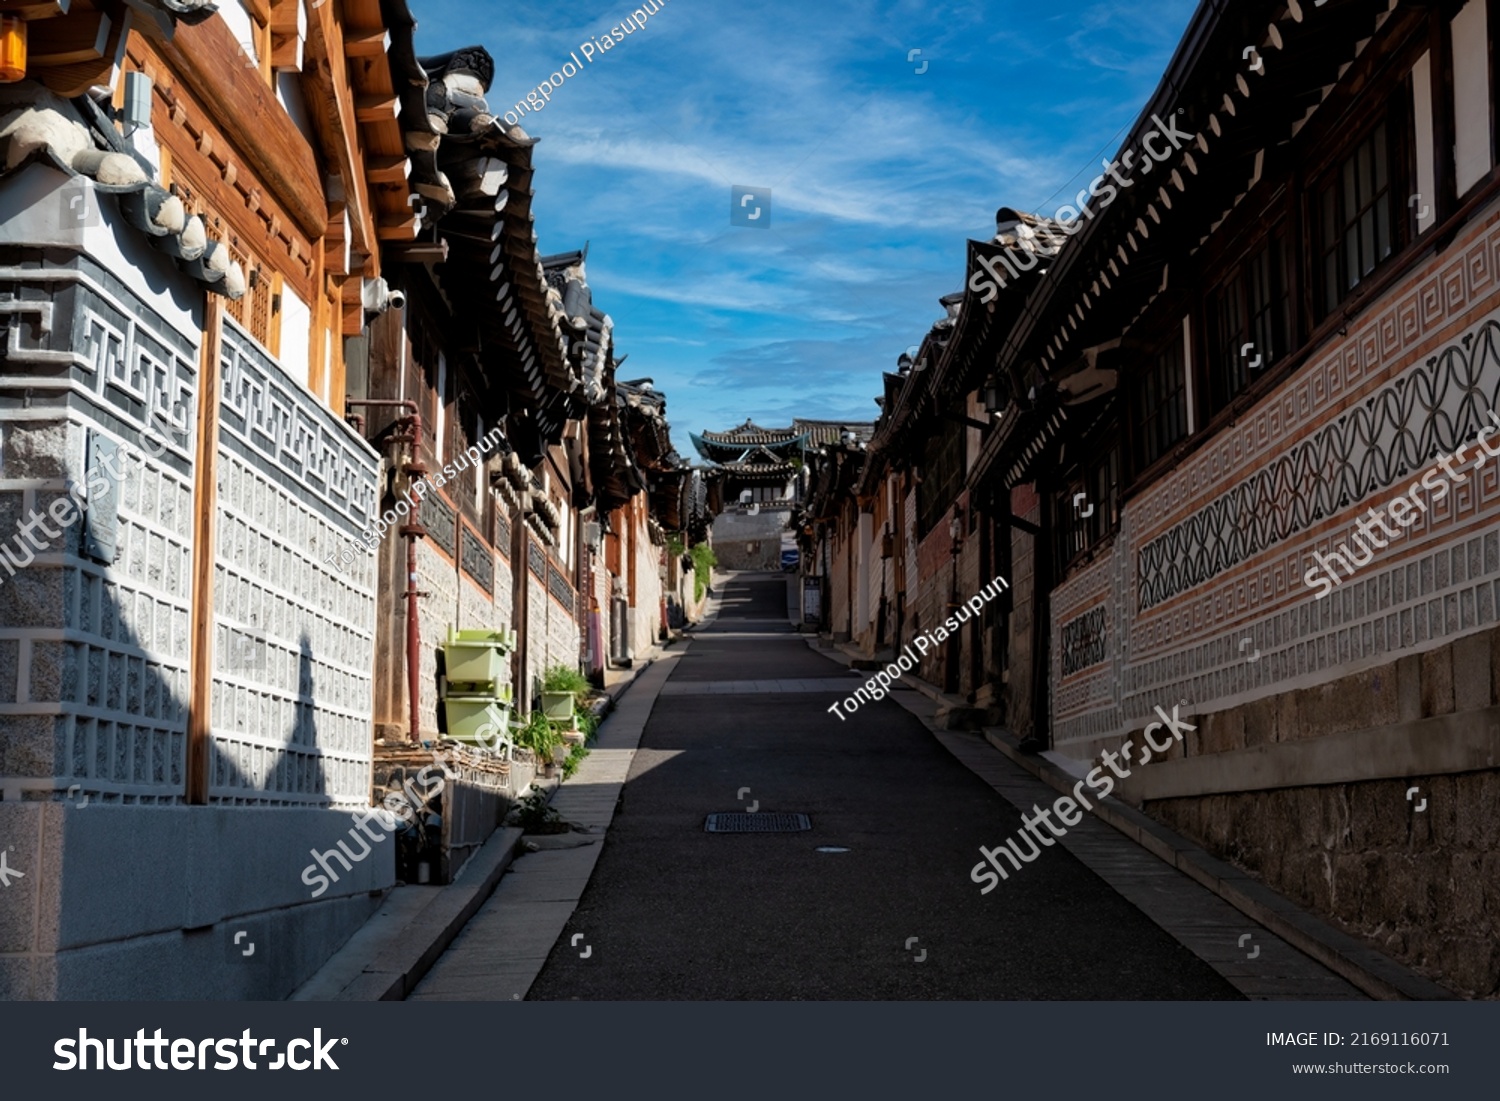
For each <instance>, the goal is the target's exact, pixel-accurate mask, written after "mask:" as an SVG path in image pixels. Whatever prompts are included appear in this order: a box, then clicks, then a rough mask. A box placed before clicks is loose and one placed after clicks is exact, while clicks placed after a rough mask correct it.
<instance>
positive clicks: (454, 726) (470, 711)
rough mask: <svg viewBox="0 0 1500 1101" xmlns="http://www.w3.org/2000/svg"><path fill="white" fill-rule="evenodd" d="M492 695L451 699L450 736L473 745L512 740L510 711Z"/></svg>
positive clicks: (448, 711)
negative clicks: (506, 739)
mask: <svg viewBox="0 0 1500 1101" xmlns="http://www.w3.org/2000/svg"><path fill="white" fill-rule="evenodd" d="M506 702H507V701H502V700H497V699H495V698H494V697H493V696H448V697H447V698H446V699H444V700H443V709H444V712H445V713H446V714H447V717H448V737H450V738H452V739H453V740H454V741H455V742H468V743H469V744H470V745H481V746H482V745H489V746H491V747H493V746H495V745H498V744H499V742H500V741H502V740H503V739H505V738H508V737H510V708H509V707H507V706H506Z"/></svg>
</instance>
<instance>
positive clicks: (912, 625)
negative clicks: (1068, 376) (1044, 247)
mask: <svg viewBox="0 0 1500 1101" xmlns="http://www.w3.org/2000/svg"><path fill="white" fill-rule="evenodd" d="M998 218H999V224H1000V225H999V228H1000V232H999V233H998V234H997V236H996V238H995V239H994V240H993V241H990V242H977V241H970V242H969V243H968V253H967V258H968V264H967V272H966V274H967V275H968V278H966V279H965V285H964V289H963V290H962V291H959V292H956V293H953V294H949V295H945V296H944V297H943V298H941V299H940V300H939V301H940V303H941V305H942V306H943V307H944V310H945V316H944V317H942V318H941V319H939V320H938V321H937V322H936V323H935V324H934V325H933V326H932V328H931V329H930V330H929V331H928V333H927V335H926V336H925V337H924V338H923V340H922V343H921V345H920V346H919V347H918V348H917V350H916V355H915V356H911V355H902V356H901V357H900V359H899V360H898V371H897V373H896V374H886V375H885V376H884V381H885V387H884V390H885V392H884V394H883V395H882V396H881V397H880V398H879V399H877V401H878V402H879V404H880V406H881V415H880V419H879V420H878V421H877V422H876V424H875V430H874V434H873V436H872V438H871V441H870V447H869V454H868V458H867V461H866V463H865V465H864V468H863V470H862V471H860V473H859V475H858V477H857V479H856V482H855V486H854V492H853V493H852V494H851V496H850V498H849V501H848V503H847V504H846V506H845V507H846V510H847V511H848V512H849V513H850V515H848V516H847V517H846V519H845V521H844V526H845V527H846V528H848V529H849V530H850V531H851V532H854V533H855V535H854V537H853V538H852V540H851V541H850V543H849V544H848V546H849V550H848V554H849V556H850V558H851V565H850V567H849V573H850V576H851V577H856V578H862V579H863V581H862V583H861V584H859V585H857V586H856V587H855V588H854V590H853V592H852V594H851V595H852V600H851V602H850V628H849V629H850V633H851V636H852V638H853V640H854V641H855V642H856V643H857V644H859V645H860V646H861V647H862V648H863V649H864V650H865V651H866V652H867V653H870V654H874V653H878V652H880V651H882V650H884V649H886V648H893V649H896V650H900V649H901V648H902V647H903V646H906V645H907V644H909V643H912V642H913V641H914V640H915V639H916V638H917V637H918V636H921V635H926V636H927V637H928V638H929V639H931V640H933V641H934V642H935V643H936V645H929V646H928V647H926V648H919V649H918V650H914V651H913V652H914V653H918V654H919V657H920V662H919V665H920V675H921V676H922V677H924V678H925V679H927V680H929V681H931V682H932V683H934V684H936V685H938V686H939V687H941V688H942V689H943V690H944V691H945V692H947V693H950V694H953V695H957V696H961V697H962V698H963V699H964V700H965V701H966V702H967V703H968V704H970V705H972V709H973V710H971V709H970V708H964V709H962V710H963V711H964V718H965V720H970V721H972V720H977V719H979V718H983V717H985V716H988V717H989V718H991V719H992V720H994V721H1005V720H1006V718H1008V717H1010V716H1008V715H1007V712H1006V707H1007V702H1006V698H1005V695H1004V694H1003V693H1002V692H1001V690H1000V686H1001V685H1003V684H1005V683H1006V682H1007V681H1008V679H1009V665H1008V662H1009V655H1010V652H1011V632H1012V629H1013V624H1012V619H1011V611H1012V608H1013V596H1014V593H1013V590H1012V588H1009V587H1008V588H1006V589H1005V590H1004V591H1003V592H1002V593H1001V595H1000V596H999V598H997V599H994V600H990V601H987V602H985V603H984V606H983V608H982V610H981V611H979V612H978V613H972V612H971V611H970V610H969V609H968V607H967V605H968V602H969V600H971V599H972V598H974V597H975V596H976V595H979V594H981V593H982V592H983V591H985V590H987V589H989V588H990V587H991V586H992V582H993V581H994V580H995V579H996V578H1005V579H1006V583H1007V586H1013V585H1014V583H1015V582H1014V579H1013V578H1012V576H1011V575H1012V570H1011V560H1010V553H1009V551H1010V548H1009V540H1010V534H1011V527H1012V525H1013V524H1014V523H1017V522H1020V523H1024V521H1015V520H1013V518H1012V516H1011V501H1010V499H1009V495H1008V494H1003V495H1001V496H1000V497H999V498H995V497H993V496H992V495H991V494H989V493H988V492H986V491H985V489H984V488H983V487H978V488H976V487H974V486H972V485H970V484H969V478H970V475H971V473H972V471H973V470H974V467H975V464H976V463H977V461H978V459H979V455H980V449H981V447H982V445H983V443H984V439H985V434H986V433H987V432H989V431H990V430H991V429H993V427H994V425H995V423H996V419H995V412H996V404H997V402H998V401H999V400H1000V399H999V397H998V395H997V394H996V392H995V389H994V387H993V386H992V385H991V381H990V379H991V372H992V370H993V363H994V351H993V348H994V340H995V337H996V334H997V333H998V332H1001V331H1003V330H1002V329H1001V328H1000V324H1001V323H1003V321H1004V320H1005V319H1007V318H1009V317H1012V316H1013V311H1014V309H1015V308H1016V306H1017V304H1018V303H1017V294H1016V291H1015V290H1012V291H1011V292H1010V293H1009V294H1003V295H1000V296H998V301H997V295H996V294H994V293H991V291H990V290H989V289H988V288H987V287H985V286H984V285H983V284H982V283H979V282H978V280H977V279H976V276H984V274H985V271H986V267H985V266H986V265H992V264H995V263H996V262H997V257H999V256H1000V255H1001V254H1002V253H1006V252H1008V251H1010V250H1017V251H1020V252H1023V253H1027V254H1028V255H1029V254H1030V250H1031V249H1032V247H1033V245H1032V241H1033V235H1034V232H1035V230H1036V228H1037V227H1039V225H1040V222H1039V220H1037V219H1034V218H1032V217H1031V216H1029V215H1021V214H1017V213H1016V212H1014V211H1010V210H1002V211H1001V212H1000V214H999V216H998ZM1032 266H1033V267H1034V266H1035V261H1034V260H1033V262H1032ZM1016 282H1018V283H1019V282H1022V280H1017V281H1016ZM976 285H977V289H976ZM856 509H857V510H858V516H857V517H856V516H854V515H852V513H853V511H854V510H856ZM877 563H878V565H877ZM877 586H878V587H879V596H878V598H877V596H876V587H877ZM835 604H836V605H837V601H836V602H835ZM975 711H979V712H983V714H982V715H981V714H976V713H974V712H975ZM949 721H954V722H956V721H958V720H957V718H956V717H954V718H951V719H950V720H949Z"/></svg>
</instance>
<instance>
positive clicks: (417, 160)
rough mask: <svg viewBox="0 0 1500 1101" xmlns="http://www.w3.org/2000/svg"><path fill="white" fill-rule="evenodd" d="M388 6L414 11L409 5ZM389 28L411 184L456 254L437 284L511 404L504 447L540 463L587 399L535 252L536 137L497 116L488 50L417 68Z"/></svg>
mask: <svg viewBox="0 0 1500 1101" xmlns="http://www.w3.org/2000/svg"><path fill="white" fill-rule="evenodd" d="M386 3H387V5H388V6H390V7H392V8H394V7H396V6H397V5H399V6H400V7H401V8H402V9H403V10H404V7H405V5H404V3H402V2H401V0H386ZM408 18H409V16H408ZM388 24H389V25H390V26H391V28H392V43H391V50H390V58H391V65H392V69H393V70H394V71H395V73H396V74H397V76H398V78H399V80H400V82H401V84H402V92H401V107H402V111H401V116H400V117H401V119H402V121H403V124H404V125H405V126H406V127H407V130H406V145H407V149H408V151H409V153H410V157H411V162H412V183H413V185H414V186H415V187H416V190H417V191H418V193H419V194H421V195H422V196H424V197H425V198H426V200H427V203H426V205H425V207H424V208H423V216H424V219H425V220H426V221H428V222H436V223H437V235H438V237H439V238H440V239H441V240H442V241H444V242H445V243H446V244H447V245H448V258H447V260H446V261H445V262H444V263H442V264H441V265H439V266H438V268H437V273H438V277H439V279H440V281H441V283H442V287H443V290H444V292H445V293H446V294H447V296H448V299H449V301H450V302H451V303H452V306H453V311H454V314H455V316H457V317H465V318H469V319H473V320H474V321H475V323H476V324H477V325H478V328H479V334H478V335H479V348H480V353H479V355H480V362H481V365H482V366H484V367H485V368H486V370H487V371H488V372H489V374H490V376H491V378H492V380H493V382H494V384H495V386H496V387H497V388H498V389H500V390H503V391H507V392H508V393H509V395H510V402H509V405H510V408H511V412H510V414H509V417H508V425H507V427H508V431H507V437H508V438H509V440H510V442H511V444H512V445H513V446H515V447H516V449H517V450H518V451H519V452H520V453H521V455H522V458H523V459H524V460H525V461H526V462H527V464H528V465H531V464H534V463H535V462H537V461H538V460H539V459H540V457H541V455H542V453H543V451H544V450H545V448H546V446H547V445H548V444H549V443H557V442H558V441H559V440H561V438H562V431H563V426H564V425H565V424H566V423H567V420H568V419H569V417H570V416H573V415H576V413H577V412H578V410H577V409H575V408H574V404H575V399H574V395H575V392H577V391H580V390H581V380H580V379H579V377H578V373H577V372H576V371H575V370H573V369H572V368H571V367H570V365H569V362H568V356H567V345H566V343H565V341H564V336H563V321H564V312H563V309H562V306H561V303H560V296H558V295H557V293H556V292H555V291H553V290H552V288H550V287H549V286H548V282H547V273H546V272H545V271H544V269H543V267H542V263H541V258H540V257H539V255H538V253H537V247H536V240H537V238H536V229H535V224H534V223H535V218H534V216H533V214H532V210H531V196H532V190H531V177H532V165H531V148H532V146H533V145H535V144H536V139H535V138H533V137H531V136H530V135H529V134H527V133H526V131H525V130H523V129H521V127H519V126H506V125H505V123H504V122H503V121H502V120H500V119H499V118H497V117H496V116H495V115H494V114H492V113H491V112H490V110H489V105H488V104H487V103H486V101H485V99H484V93H485V92H487V91H488V89H489V82H490V78H491V76H492V75H493V72H494V61H493V60H492V59H491V57H490V55H489V53H488V52H487V51H486V50H485V49H484V48H483V47H480V46H470V47H466V48H464V49H461V50H456V51H453V52H452V53H448V54H443V55H441V56H438V57H429V58H418V57H416V56H415V54H414V53H413V52H412V51H411V43H410V26H409V25H405V24H401V23H400V22H399V21H395V20H389V19H388ZM398 32H399V33H398ZM517 365H519V369H516V367H517Z"/></svg>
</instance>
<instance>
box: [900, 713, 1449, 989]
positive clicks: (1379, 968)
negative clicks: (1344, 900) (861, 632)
mask: <svg viewBox="0 0 1500 1101" xmlns="http://www.w3.org/2000/svg"><path fill="white" fill-rule="evenodd" d="M930 687H931V686H930V685H929V686H927V687H926V688H923V689H922V691H924V693H925V694H927V695H929V696H930V695H933V694H934V692H933V691H929V690H928V689H929V688H930ZM984 737H985V740H986V741H987V742H989V743H990V744H991V745H992V746H994V747H995V748H996V749H998V750H999V751H1000V752H1001V753H1003V754H1005V756H1007V757H1009V758H1010V759H1011V760H1012V761H1013V762H1015V763H1016V764H1018V765H1020V766H1021V767H1022V768H1024V769H1025V770H1026V771H1027V772H1029V773H1031V774H1032V775H1033V776H1035V777H1036V778H1037V779H1038V780H1041V781H1042V782H1043V783H1045V784H1047V785H1048V786H1049V787H1051V788H1052V789H1053V790H1055V791H1057V792H1059V793H1060V794H1064V795H1067V794H1071V792H1072V790H1073V785H1074V784H1075V783H1076V782H1077V781H1076V780H1075V778H1074V777H1073V776H1071V775H1070V774H1068V773H1067V772H1065V771H1063V770H1062V769H1061V768H1058V767H1057V766H1056V765H1055V764H1053V763H1052V762H1050V761H1048V760H1046V759H1044V758H1042V757H1038V756H1035V755H1033V754H1029V753H1022V752H1021V751H1020V750H1019V749H1018V748H1017V742H1016V740H1015V738H1014V736H1012V735H1010V734H1009V733H1007V732H1005V731H1003V730H999V729H997V728H995V727H987V728H985V730H984ZM1094 813H1095V814H1096V815H1098V817H1099V818H1100V819H1101V820H1102V821H1104V822H1106V823H1108V824H1109V825H1111V826H1113V827H1114V828H1115V829H1117V830H1119V831H1120V832H1121V833H1123V834H1124V835H1125V836H1126V837H1128V838H1130V839H1131V840H1132V841H1134V842H1135V843H1136V844H1138V845H1140V846H1141V847H1142V848H1143V849H1146V850H1147V851H1148V852H1150V853H1152V854H1154V855H1155V856H1156V857H1158V858H1159V859H1161V860H1162V861H1164V862H1165V863H1167V864H1170V865H1172V867H1174V868H1176V869H1177V870H1178V871H1180V872H1182V873H1183V874H1185V875H1187V876H1190V877H1191V878H1192V879H1194V880H1196V881H1197V882H1199V883H1201V884H1202V885H1203V886H1205V887H1207V888H1208V889H1209V890H1210V891H1212V892H1213V893H1214V894H1216V895H1218V896H1219V897H1220V898H1222V899H1223V900H1224V901H1225V902H1227V903H1229V904H1230V905H1231V906H1233V907H1234V908H1235V909H1236V910H1239V911H1240V912H1241V913H1242V914H1244V915H1246V916H1247V917H1249V918H1251V919H1253V920H1254V921H1257V922H1259V923H1260V924H1261V925H1263V926H1265V927H1266V928H1267V929H1268V930H1270V931H1271V932H1272V933H1275V934H1276V935H1277V936H1278V937H1280V938H1281V939H1282V940H1284V941H1286V942H1287V943H1288V944H1290V945H1292V947H1294V948H1296V949H1297V950H1298V951H1300V952H1302V953H1304V954H1306V955H1308V956H1310V957H1312V958H1313V959H1315V960H1317V961H1318V962H1319V963H1321V964H1322V965H1323V966H1324V967H1326V968H1328V969H1329V970H1330V971H1332V972H1334V973H1335V974H1337V975H1339V976H1340V977H1341V978H1344V979H1346V980H1348V981H1349V982H1350V983H1352V984H1353V985H1354V986H1357V987H1358V988H1359V989H1360V990H1363V991H1364V992H1365V993H1366V994H1368V995H1370V996H1371V997H1372V998H1379V999H1381V1000H1383V1001H1459V1000H1462V999H1460V998H1459V996H1458V995H1457V994H1455V993H1453V991H1451V990H1449V989H1448V988H1447V987H1445V986H1440V985H1438V984H1437V983H1435V982H1433V981H1432V980H1431V979H1427V978H1424V977H1423V976H1421V975H1418V974H1417V973H1416V972H1415V971H1412V970H1410V969H1409V968H1407V967H1405V966H1403V965H1402V964H1400V963H1397V962H1396V961H1395V960H1393V959H1391V958H1390V957H1389V956H1386V955H1384V954H1383V953H1381V952H1378V951H1376V950H1375V949H1374V948H1371V947H1369V946H1368V945H1366V944H1364V943H1363V942H1361V941H1359V940H1358V939H1356V938H1355V937H1353V936H1350V935H1349V934H1348V933H1345V932H1343V931H1341V930H1339V929H1336V928H1334V927H1333V926H1332V925H1329V924H1328V923H1327V922H1325V921H1324V920H1323V919H1322V918H1319V917H1315V916H1314V915H1312V914H1310V913H1308V912H1307V911H1306V910H1303V909H1302V908H1301V907H1299V906H1297V905H1296V904H1295V903H1293V902H1291V901H1290V900H1289V899H1287V898H1285V897H1283V896H1282V895H1280V894H1277V893H1276V892H1275V891H1273V890H1272V889H1271V888H1270V887H1267V886H1266V885H1265V884H1264V883H1261V882H1260V881H1259V880H1257V879H1254V878H1253V877H1251V876H1250V875H1248V874H1246V873H1245V872H1242V871H1240V870H1239V869H1238V868H1236V867H1234V866H1233V865H1232V864H1228V863H1225V862H1224V861H1222V860H1220V859H1218V858H1217V857H1215V856H1213V855H1211V854H1210V853H1209V852H1208V851H1207V850H1205V849H1203V848H1201V847H1200V846H1198V845H1195V844H1194V843H1193V842H1191V841H1189V840H1188V839H1187V838H1185V837H1183V836H1181V835H1180V834H1178V833H1176V832H1174V831H1173V830H1171V829H1169V828H1167V827H1166V826H1164V825H1162V824H1161V823H1160V822H1158V821H1156V819H1154V818H1151V817H1150V816H1149V815H1147V814H1145V813H1143V812H1142V811H1139V810H1137V809H1136V808H1135V807H1132V806H1130V805H1129V804H1127V803H1122V802H1120V801H1119V800H1118V799H1115V798H1113V797H1110V798H1105V799H1101V800H1096V807H1095V810H1094Z"/></svg>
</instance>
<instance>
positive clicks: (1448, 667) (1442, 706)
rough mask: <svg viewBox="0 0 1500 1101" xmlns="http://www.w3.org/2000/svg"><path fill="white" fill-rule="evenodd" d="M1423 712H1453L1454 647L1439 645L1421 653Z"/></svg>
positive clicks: (1438, 713)
mask: <svg viewBox="0 0 1500 1101" xmlns="http://www.w3.org/2000/svg"><path fill="white" fill-rule="evenodd" d="M1421 662H1422V714H1423V716H1424V717H1427V716H1433V715H1449V714H1452V712H1453V647H1452V646H1451V645H1449V646H1439V647H1438V648H1437V649H1436V650H1428V651H1427V652H1426V653H1425V654H1422V655H1421Z"/></svg>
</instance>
